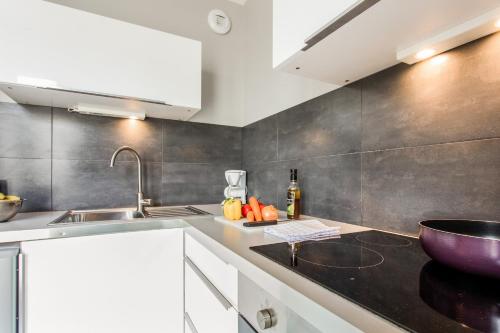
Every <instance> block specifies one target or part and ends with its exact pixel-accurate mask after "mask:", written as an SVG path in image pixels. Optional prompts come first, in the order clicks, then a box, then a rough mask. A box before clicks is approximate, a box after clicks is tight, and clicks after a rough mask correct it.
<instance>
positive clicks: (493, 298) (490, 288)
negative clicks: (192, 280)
mask: <svg viewBox="0 0 500 333" xmlns="http://www.w3.org/2000/svg"><path fill="white" fill-rule="evenodd" d="M251 249H252V250H253V251H255V252H257V253H259V254H261V255H263V256H265V257H267V258H269V259H271V260H273V261H275V262H277V263H279V264H280V265H282V266H285V267H286V268H288V269H290V270H292V271H294V272H295V273H298V274H300V275H302V276H304V277H305V278H307V279H309V280H311V281H313V282H315V283H318V284H320V285H321V286H323V287H325V288H327V289H329V290H330V291H332V292H334V293H337V294H339V295H341V296H343V297H345V298H347V299H348V300H350V301H352V302H354V303H357V304H359V305H360V306H362V307H364V308H366V309H368V310H370V311H372V312H374V313H376V314H377V315H379V316H381V317H384V318H386V319H387V320H389V321H391V322H393V323H395V324H396V325H398V326H400V327H402V328H403V329H406V330H408V331H412V332H426V333H427V332H429V333H434V332H436V333H438V332H439V333H443V332H488V333H490V332H500V288H499V287H498V284H499V281H493V280H488V279H485V278H481V277H476V276H472V275H468V274H463V273H460V272H457V271H455V270H452V269H448V268H446V267H444V266H442V265H440V264H438V263H436V262H434V261H431V260H430V258H429V257H428V256H427V255H426V254H425V253H424V251H423V250H422V248H421V247H420V243H419V241H418V239H415V238H411V237H404V236H399V235H394V234H389V233H384V232H380V231H374V230H371V231H364V232H358V233H352V234H345V235H342V236H341V237H340V238H336V239H329V240H322V241H306V242H302V243H296V244H294V245H293V246H291V245H289V244H288V243H277V244H269V245H261V246H254V247H251Z"/></svg>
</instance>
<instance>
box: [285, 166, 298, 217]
mask: <svg viewBox="0 0 500 333" xmlns="http://www.w3.org/2000/svg"><path fill="white" fill-rule="evenodd" d="M286 215H287V217H288V218H289V219H290V220H296V219H298V218H300V188H299V184H298V183H297V169H290V185H288V191H287V196H286Z"/></svg>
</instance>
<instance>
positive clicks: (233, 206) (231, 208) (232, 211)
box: [223, 198, 241, 221]
mask: <svg viewBox="0 0 500 333" xmlns="http://www.w3.org/2000/svg"><path fill="white" fill-rule="evenodd" d="M223 203H224V208H223V210H224V217H225V218H226V219H228V220H233V221H235V220H239V219H241V200H240V199H233V198H229V199H226V200H224V202H223Z"/></svg>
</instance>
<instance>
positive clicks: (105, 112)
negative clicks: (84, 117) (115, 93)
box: [68, 104, 146, 120]
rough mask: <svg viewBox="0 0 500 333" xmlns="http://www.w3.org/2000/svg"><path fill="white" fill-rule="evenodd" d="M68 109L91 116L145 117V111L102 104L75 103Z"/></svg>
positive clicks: (139, 118) (142, 118)
mask: <svg viewBox="0 0 500 333" xmlns="http://www.w3.org/2000/svg"><path fill="white" fill-rule="evenodd" d="M68 111H70V112H77V113H81V114H88V115H93V116H105V117H115V118H128V119H136V120H144V119H146V113H144V112H131V111H123V110H118V109H113V108H110V107H102V106H96V105H88V104H78V105H75V106H74V107H71V108H68Z"/></svg>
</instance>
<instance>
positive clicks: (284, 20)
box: [273, 0, 359, 67]
mask: <svg viewBox="0 0 500 333" xmlns="http://www.w3.org/2000/svg"><path fill="white" fill-rule="evenodd" d="M357 2H359V0H335V1H332V0H309V1H303V0H273V66H274V67H277V66H279V65H280V64H281V63H283V62H285V61H286V60H287V59H289V58H291V57H293V56H294V55H295V54H296V53H297V52H299V51H300V50H301V49H302V48H304V47H305V46H306V43H305V41H306V40H307V39H308V38H309V37H311V36H312V35H313V34H314V33H315V32H317V31H318V30H320V29H321V28H322V27H323V26H325V25H326V24H327V23H328V22H330V21H331V20H332V19H333V18H335V17H337V16H338V15H340V14H341V13H342V12H344V11H345V10H347V9H348V8H350V7H351V6H352V5H353V4H355V3H357Z"/></svg>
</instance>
